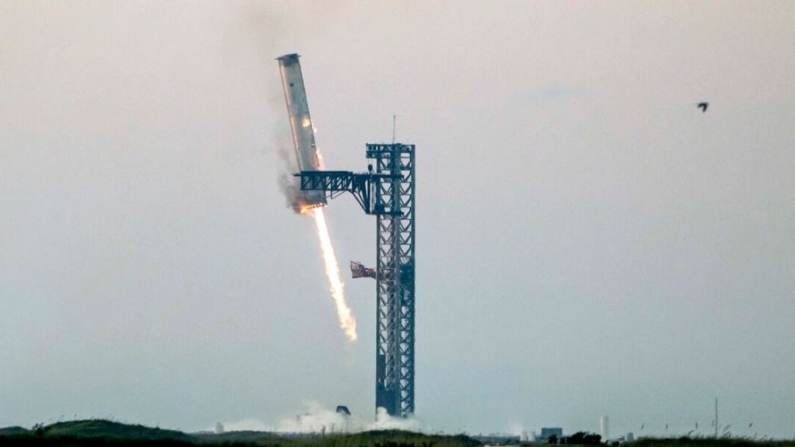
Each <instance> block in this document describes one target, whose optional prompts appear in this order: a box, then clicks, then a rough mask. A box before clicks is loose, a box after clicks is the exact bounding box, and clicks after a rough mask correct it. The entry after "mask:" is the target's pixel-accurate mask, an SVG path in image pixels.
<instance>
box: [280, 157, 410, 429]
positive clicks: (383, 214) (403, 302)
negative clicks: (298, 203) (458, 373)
mask: <svg viewBox="0 0 795 447" xmlns="http://www.w3.org/2000/svg"><path fill="white" fill-rule="evenodd" d="M367 158H369V159H371V160H373V163H374V165H375V168H374V169H373V165H372V164H371V165H370V169H369V172H368V173H366V174H364V173H362V174H358V173H354V172H350V171H301V172H300V173H298V174H295V175H296V176H297V177H300V178H301V190H302V191H324V197H326V198H334V197H336V196H337V195H339V194H342V193H343V192H349V193H351V194H353V196H354V197H355V198H356V201H357V202H359V205H361V206H362V209H363V210H364V212H365V213H367V214H373V215H375V216H376V218H377V221H376V244H377V253H376V255H377V258H378V259H377V266H376V269H375V272H374V273H371V274H367V275H363V276H367V277H375V278H376V300H377V304H376V320H377V321H376V353H375V406H376V409H377V408H378V407H383V408H385V409H386V411H387V413H389V415H391V416H397V417H407V416H409V415H411V414H412V413H414V310H415V308H414V304H415V296H414V262H415V255H414V216H415V214H414V211H415V208H414V145H413V144H400V143H393V144H368V145H367ZM359 267H361V265H360V264H359ZM368 270H372V269H368Z"/></svg>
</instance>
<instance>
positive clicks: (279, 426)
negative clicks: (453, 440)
mask: <svg viewBox="0 0 795 447" xmlns="http://www.w3.org/2000/svg"><path fill="white" fill-rule="evenodd" d="M305 407H306V408H305V410H304V412H302V413H299V414H297V415H295V416H292V417H285V418H282V419H281V420H279V421H278V422H277V423H276V424H268V423H265V422H263V421H261V420H257V419H253V418H249V419H244V420H241V421H236V422H224V423H223V426H224V428H225V430H226V431H227V432H229V431H249V430H250V431H267V432H274V433H325V434H331V433H361V432H365V431H376V430H405V431H412V432H422V431H423V425H422V423H421V422H420V421H419V420H418V419H417V418H416V417H410V418H406V419H403V418H396V417H392V416H390V415H389V414H387V412H386V410H385V409H384V408H378V410H377V411H376V418H375V421H372V422H367V421H365V420H363V419H362V418H360V417H358V416H357V415H351V416H346V415H343V414H340V413H337V412H336V411H334V410H331V409H328V408H325V407H324V406H323V405H321V404H320V403H318V402H307V403H306V404H305Z"/></svg>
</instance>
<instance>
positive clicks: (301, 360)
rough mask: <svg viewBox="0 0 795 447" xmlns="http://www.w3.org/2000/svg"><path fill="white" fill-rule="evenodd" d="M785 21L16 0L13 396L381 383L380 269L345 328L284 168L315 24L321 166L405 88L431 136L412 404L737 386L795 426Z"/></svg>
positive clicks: (368, 252)
mask: <svg viewBox="0 0 795 447" xmlns="http://www.w3.org/2000/svg"><path fill="white" fill-rule="evenodd" d="M332 3H333V5H334V6H330V5H331V4H332ZM793 44H795V2H792V1H789V0H784V1H778V2H774V1H753V2H739V1H738V2H733V1H720V2H717V1H716V2H698V1H692V0H687V1H679V2H676V1H664V2H663V1H635V0H628V1H620V2H618V1H609V2H608V1H600V2H591V1H587V2H586V1H582V2H578V1H567V2H557V1H555V2H553V1H435V2H426V1H411V2H410V1H401V2H365V1H362V2H317V3H310V2H297V1H296V2H286V1H285V2H255V1H245V2H244V1H214V2H200V1H174V2H162V1H154V0H152V1H127V2H122V1H79V0H76V1H47V2H45V1H31V0H23V1H14V0H1V1H0V211H1V212H2V214H1V217H0V310H1V312H0V353H2V360H0V426H6V425H14V424H19V425H23V426H30V425H32V424H34V423H37V422H45V423H46V422H48V421H51V420H53V421H54V420H58V419H60V418H73V417H75V415H76V416H77V417H113V418H114V419H117V420H123V421H128V422H136V423H143V424H152V425H154V424H159V425H160V426H161V427H171V428H179V429H185V430H195V429H203V428H208V427H211V426H212V425H213V424H214V423H215V422H217V421H223V422H227V423H230V422H236V421H243V420H251V421H258V423H261V424H263V425H268V424H274V423H275V422H276V421H278V420H279V419H280V418H283V417H290V416H292V415H295V414H297V413H299V412H301V411H304V409H305V405H306V404H307V402H318V403H319V404H320V405H322V406H324V407H326V408H333V407H334V406H335V405H337V404H347V405H348V406H349V407H350V408H351V410H352V411H353V412H354V413H355V414H358V415H360V416H361V417H363V418H369V417H370V416H371V415H372V414H373V411H374V409H373V402H374V389H375V384H374V375H375V359H374V356H375V355H374V350H375V346H374V345H375V285H374V283H373V281H371V280H368V279H363V280H357V281H352V280H350V274H349V272H347V271H345V280H346V290H347V294H348V299H349V300H350V305H351V307H352V309H353V312H354V315H355V316H356V318H357V320H358V324H359V340H358V341H357V342H355V343H354V344H352V345H350V344H348V342H347V341H346V339H345V336H344V334H343V332H342V331H341V330H340V329H339V327H338V325H337V321H336V314H335V311H334V308H333V304H332V300H331V297H330V295H329V293H328V287H327V284H326V281H325V277H324V275H323V270H322V264H321V261H320V251H319V247H318V244H317V241H316V239H315V235H314V228H313V223H312V221H311V220H309V219H308V218H304V217H301V216H297V215H295V214H293V213H292V212H291V211H290V210H289V209H288V208H287V207H286V206H285V203H284V202H285V201H284V199H283V197H282V196H281V194H280V192H279V188H278V187H277V184H278V181H277V179H278V176H279V173H280V172H281V171H283V169H284V167H283V166H284V163H283V161H282V160H281V159H280V158H279V155H278V152H279V149H280V148H282V149H283V148H284V147H285V145H286V147H288V148H289V144H290V143H289V137H288V135H289V125H288V121H287V116H286V109H285V106H284V100H283V97H282V92H281V84H280V81H279V78H278V76H279V75H278V65H277V63H276V61H275V60H274V59H275V58H276V57H277V56H280V55H282V54H285V53H292V52H297V53H300V54H301V55H302V59H301V61H302V66H303V69H304V78H305V81H306V86H307V92H308V97H309V104H310V109H311V113H312V116H313V119H314V123H315V126H316V127H317V128H318V135H317V141H318V145H319V146H320V148H321V150H322V151H323V154H324V157H325V160H326V163H327V165H328V167H329V168H331V169H352V170H365V169H366V160H365V158H364V149H365V143H377V142H384V141H389V140H391V134H392V115H393V114H396V115H397V116H398V118H397V138H398V140H399V141H402V142H405V143H413V144H416V145H417V207H418V210H417V243H418V245H417V335H416V338H417V345H416V355H417V358H416V369H417V370H416V373H417V376H416V410H417V415H418V417H419V419H420V420H421V421H422V423H423V424H424V426H425V427H426V429H430V430H445V431H461V430H465V431H468V432H474V433H477V432H480V431H483V432H491V431H509V430H515V429H516V428H518V427H525V428H526V429H527V430H538V429H539V428H540V427H542V426H562V427H563V428H564V430H565V431H566V432H573V431H575V430H598V418H599V416H600V415H608V416H609V417H610V423H611V432H612V433H613V434H616V435H618V434H623V433H626V432H627V431H634V432H635V433H636V434H640V435H643V434H664V433H665V432H664V427H665V424H666V423H668V424H669V427H670V428H669V431H668V433H669V434H671V433H676V434H681V433H685V432H687V431H689V430H691V429H693V428H694V425H695V423H696V422H698V423H699V427H700V428H701V431H702V432H704V431H706V432H709V431H710V430H711V427H710V426H709V425H710V420H711V419H712V411H713V410H712V407H713V399H714V398H715V397H719V398H720V403H721V422H722V423H725V424H731V425H732V427H731V428H730V431H731V432H732V433H735V434H739V435H753V434H754V433H755V432H758V433H759V435H760V436H762V435H772V436H777V437H793V436H795V380H793V377H795V343H794V342H793V339H795V297H794V296H793V293H795V292H794V291H795V144H793V143H795V51H794V50H793ZM700 101H709V102H710V106H709V110H708V111H707V112H706V113H701V112H700V111H699V110H698V109H697V108H696V106H695V104H696V103H697V102H700ZM328 219H329V226H330V228H331V232H332V238H333V240H334V242H335V246H336V249H337V252H338V255H339V259H340V262H341V263H342V265H343V266H346V265H347V262H348V261H349V260H352V259H353V260H360V261H363V262H364V263H365V264H368V265H372V264H373V263H374V260H375V221H374V219H373V218H372V217H371V216H366V215H364V214H363V213H362V212H361V211H360V210H359V209H358V206H357V205H356V203H355V202H354V201H353V199H352V198H350V197H341V198H338V199H335V200H334V201H333V202H332V203H331V206H330V207H329V209H328ZM751 422H753V423H754V425H753V427H751V428H749V427H748V425H749V424H750V423H751ZM642 424H645V428H644V429H643V430H640V427H641V425H642Z"/></svg>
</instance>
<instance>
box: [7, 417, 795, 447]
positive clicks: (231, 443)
mask: <svg viewBox="0 0 795 447" xmlns="http://www.w3.org/2000/svg"><path fill="white" fill-rule="evenodd" d="M39 445H40V446H48V447H54V446H73V447H119V446H143V445H147V446H152V445H155V446H170V447H210V446H223V447H481V446H482V444H481V443H480V442H478V441H477V440H474V439H472V438H470V437H468V436H464V435H454V436H447V435H425V434H421V433H412V432H405V431H398V430H385V431H370V432H363V433H356V434H334V435H327V436H307V437H299V438H286V437H282V436H279V435H278V434H274V433H267V432H254V431H249V432H228V433H223V434H219V435H215V434H187V433H183V432H180V431H175V430H163V429H160V428H151V427H145V426H142V425H128V424H121V423H118V422H112V421H105V420H88V421H70V422H59V423H55V424H52V425H48V426H36V427H34V429H33V430H26V429H24V428H21V427H8V428H5V429H0V446H4V447H5V446H9V447H17V446H20V447H22V446H39ZM532 446H541V445H540V444H529V443H523V447H532ZM622 446H623V447H795V440H789V441H754V440H750V439H742V438H724V439H711V438H678V439H658V438H643V439H639V440H637V441H634V442H631V443H625V444H622ZM544 447H545V446H544Z"/></svg>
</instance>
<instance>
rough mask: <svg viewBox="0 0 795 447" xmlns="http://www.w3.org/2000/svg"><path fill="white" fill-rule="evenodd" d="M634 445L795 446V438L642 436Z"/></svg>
mask: <svg viewBox="0 0 795 447" xmlns="http://www.w3.org/2000/svg"><path fill="white" fill-rule="evenodd" d="M629 445H630V446H632V447H795V440H786V441H770V440H766V441H757V440H753V439H748V438H720V439H715V438H689V437H681V438H676V439H660V438H641V439H639V440H637V441H635V442H632V443H630V444H629Z"/></svg>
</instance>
